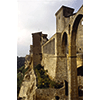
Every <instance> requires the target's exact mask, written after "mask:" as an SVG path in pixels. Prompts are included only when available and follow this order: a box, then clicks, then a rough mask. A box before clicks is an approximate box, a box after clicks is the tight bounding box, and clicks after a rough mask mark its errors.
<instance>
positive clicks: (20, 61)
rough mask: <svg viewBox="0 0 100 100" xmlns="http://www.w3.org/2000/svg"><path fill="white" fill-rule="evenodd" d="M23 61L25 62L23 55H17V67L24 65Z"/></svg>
mask: <svg viewBox="0 0 100 100" xmlns="http://www.w3.org/2000/svg"><path fill="white" fill-rule="evenodd" d="M24 63H25V57H18V56H17V69H19V68H21V67H22V66H24Z"/></svg>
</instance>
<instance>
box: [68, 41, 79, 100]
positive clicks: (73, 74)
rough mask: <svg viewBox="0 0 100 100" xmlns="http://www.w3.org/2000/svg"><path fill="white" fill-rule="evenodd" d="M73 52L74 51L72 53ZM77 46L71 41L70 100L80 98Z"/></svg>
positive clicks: (69, 66)
mask: <svg viewBox="0 0 100 100" xmlns="http://www.w3.org/2000/svg"><path fill="white" fill-rule="evenodd" d="M72 52H73V53H72ZM75 52H76V47H75V46H74V45H73V46H72V45H71V40H70V43H69V58H68V59H69V62H68V100H78V87H77V65H76V53H75ZM72 54H73V55H72Z"/></svg>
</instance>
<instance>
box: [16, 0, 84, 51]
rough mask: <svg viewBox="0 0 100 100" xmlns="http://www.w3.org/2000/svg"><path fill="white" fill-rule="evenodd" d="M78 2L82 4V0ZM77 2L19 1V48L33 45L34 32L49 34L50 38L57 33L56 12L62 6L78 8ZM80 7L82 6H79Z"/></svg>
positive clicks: (70, 0)
mask: <svg viewBox="0 0 100 100" xmlns="http://www.w3.org/2000/svg"><path fill="white" fill-rule="evenodd" d="M29 1H30V2H29ZM76 1H80V2H82V0H76ZM76 1H75V0H18V41H17V43H18V46H19V45H22V46H23V45H24V46H29V45H30V44H31V33H33V32H37V31H42V32H43V33H48V34H49V35H48V37H49V38H50V37H51V36H52V35H53V34H55V32H56V17H55V13H56V11H57V10H59V8H60V7H61V6H62V5H65V6H69V7H76V6H78V3H77V4H76V5H74V4H75V2H76ZM73 5H74V6H73ZM79 6H81V5H80V4H79ZM77 9H78V8H77ZM18 52H20V51H18Z"/></svg>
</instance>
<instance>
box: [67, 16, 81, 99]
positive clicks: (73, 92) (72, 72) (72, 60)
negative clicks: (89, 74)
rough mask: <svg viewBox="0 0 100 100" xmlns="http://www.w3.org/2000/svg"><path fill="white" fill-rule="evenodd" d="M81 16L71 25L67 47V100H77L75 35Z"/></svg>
mask: <svg viewBox="0 0 100 100" xmlns="http://www.w3.org/2000/svg"><path fill="white" fill-rule="evenodd" d="M82 17H83V15H82V14H79V15H77V16H76V17H75V20H74V23H73V25H72V31H71V36H70V40H71V41H70V45H69V47H70V48H69V68H68V69H69V72H68V80H69V89H68V98H69V100H78V84H77V56H76V35H77V29H78V25H79V22H80V20H81V19H82Z"/></svg>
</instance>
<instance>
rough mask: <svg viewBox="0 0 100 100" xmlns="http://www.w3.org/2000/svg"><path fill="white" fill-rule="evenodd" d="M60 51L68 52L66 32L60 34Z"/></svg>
mask: <svg viewBox="0 0 100 100" xmlns="http://www.w3.org/2000/svg"><path fill="white" fill-rule="evenodd" d="M62 53H63V54H66V53H68V36H67V33H66V32H64V34H63V36H62Z"/></svg>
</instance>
